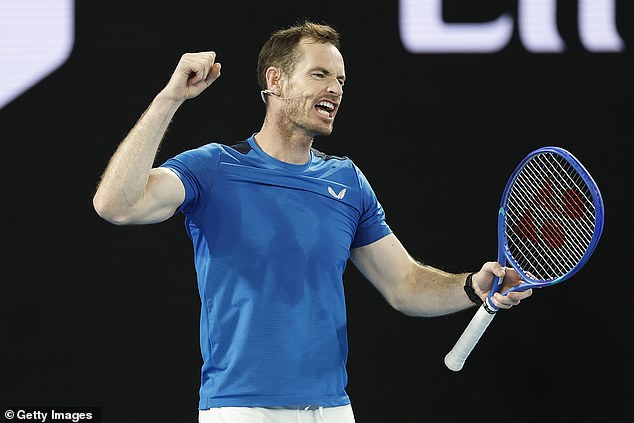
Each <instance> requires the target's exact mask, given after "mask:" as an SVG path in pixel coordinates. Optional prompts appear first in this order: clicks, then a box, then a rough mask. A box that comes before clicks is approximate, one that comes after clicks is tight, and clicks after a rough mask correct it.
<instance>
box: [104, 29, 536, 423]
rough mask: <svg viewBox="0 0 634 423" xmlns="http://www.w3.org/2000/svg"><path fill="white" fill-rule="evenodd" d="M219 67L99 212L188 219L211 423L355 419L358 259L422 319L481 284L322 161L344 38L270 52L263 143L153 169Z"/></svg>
mask: <svg viewBox="0 0 634 423" xmlns="http://www.w3.org/2000/svg"><path fill="white" fill-rule="evenodd" d="M220 69H221V65H220V63H218V62H216V55H215V53H214V52H203V53H195V54H185V55H184V56H183V57H182V58H181V60H180V62H179V63H178V65H177V67H176V70H175V71H174V74H173V75H172V77H171V79H170V80H169V82H168V84H167V85H166V86H165V88H164V89H163V90H162V91H161V92H160V93H159V94H158V95H157V96H156V98H155V99H154V101H153V102H152V104H151V105H150V106H149V108H148V109H147V110H146V112H145V113H144V114H143V116H142V117H141V119H140V120H139V121H138V122H137V124H136V125H135V127H134V128H133V129H132V130H131V132H130V133H129V134H128V136H127V137H126V138H125V139H124V141H123V142H122V143H121V145H120V146H119V148H118V149H117V151H116V152H115V154H114V156H113V157H112V159H111V161H110V163H109V164H108V166H107V169H106V171H105V173H104V175H103V177H102V180H101V182H100V184H99V188H98V190H97V192H96V194H95V198H94V206H95V209H96V210H97V212H98V213H99V215H100V216H102V217H103V218H104V219H106V220H108V221H110V222H112V223H115V224H143V223H154V222H160V221H163V220H166V219H168V218H169V217H171V216H172V215H174V214H175V213H176V212H177V211H182V212H183V213H184V214H185V216H186V227H187V231H188V233H189V235H190V237H191V239H192V242H193V247H194V252H195V263H196V271H197V277H198V286H199V292H200V297H201V303H202V313H201V325H200V329H201V336H200V341H201V351H202V355H203V361H204V364H203V368H202V382H201V388H200V404H199V408H200V410H201V411H200V414H199V416H200V417H199V418H200V421H201V422H206V421H208V422H214V421H235V422H238V421H239V422H251V421H259V422H261V421H276V422H277V421H287V420H286V419H288V421H298V419H299V421H306V422H308V421H328V422H331V423H332V422H353V421H354V417H353V413H352V409H351V407H350V400H349V398H348V396H347V394H346V392H345V386H346V383H347V374H346V370H345V365H346V358H347V351H348V350H347V335H346V316H345V299H344V292H343V285H342V275H343V272H344V269H345V266H346V263H347V261H348V259H350V260H351V261H352V263H353V264H354V265H355V266H356V267H357V268H358V269H359V271H360V272H361V273H362V274H363V275H364V276H365V277H366V278H367V279H368V280H369V281H370V282H371V283H372V284H373V285H374V286H375V287H376V288H377V289H378V290H379V291H380V292H381V294H382V295H383V296H384V297H385V299H386V300H387V301H388V303H389V304H390V305H391V306H393V307H394V308H396V309H398V310H400V311H402V312H403V313H406V314H408V315H413V316H438V315H443V314H447V313H452V312H456V311H459V310H463V309H466V308H468V307H470V306H473V304H474V303H473V302H472V300H471V299H470V298H469V296H468V295H467V293H466V292H465V281H466V280H467V274H449V273H446V272H442V271H440V270H437V269H434V268H432V267H429V266H425V265H422V264H420V263H418V262H416V261H415V260H414V259H413V258H412V257H411V256H410V255H409V254H408V253H407V252H406V250H405V249H404V247H403V246H402V245H401V243H400V242H399V240H398V239H397V237H396V236H395V235H394V234H393V233H392V231H391V230H390V228H389V226H388V225H387V223H386V222H385V218H384V213H383V209H382V207H381V205H380V203H379V202H378V201H377V198H376V196H375V195H374V192H373V191H372V189H371V187H370V185H369V183H368V181H367V180H366V178H365V176H364V175H363V173H362V172H361V171H360V170H359V169H358V168H357V167H356V166H355V165H354V164H353V163H352V162H351V161H350V159H348V158H345V157H344V158H339V157H332V156H328V155H325V154H323V153H320V152H318V151H316V150H314V149H313V148H312V142H313V139H314V138H315V137H316V136H325V135H329V134H330V133H331V132H332V129H333V123H334V119H335V116H336V114H337V111H338V109H339V107H340V105H341V99H342V95H343V86H344V82H345V79H346V75H345V69H344V61H343V57H342V55H341V53H340V51H339V36H338V34H337V32H336V31H335V30H334V29H333V28H332V27H330V26H327V25H318V24H314V23H311V22H304V23H301V24H298V25H296V26H293V27H290V28H287V29H283V30H279V31H276V32H274V33H273V34H272V35H271V37H270V38H269V40H268V41H267V42H266V43H265V45H264V46H263V48H262V50H261V52H260V55H259V59H258V78H259V83H260V85H261V88H262V92H261V95H262V99H263V100H264V102H265V103H266V116H265V118H264V122H263V124H262V127H261V129H260V131H259V132H257V133H256V134H254V135H253V136H251V137H249V138H248V139H247V140H245V141H242V142H240V143H237V144H235V145H233V146H226V145H221V144H217V143H211V144H208V145H205V146H202V147H200V148H197V149H195V150H191V151H187V152H184V153H181V154H179V155H178V156H176V157H174V158H172V159H170V160H168V161H167V162H166V163H165V164H163V165H162V166H160V167H158V168H153V167H152V165H153V161H154V158H155V155H156V152H157V149H158V147H159V144H160V142H161V140H162V138H163V136H164V134H165V131H166V129H167V127H168V125H169V123H170V121H171V119H172V117H173V115H174V113H175V112H176V111H177V109H178V108H179V106H180V105H181V104H182V103H183V102H184V101H185V100H188V99H191V98H194V97H196V96H198V95H199V94H200V93H202V92H203V91H204V90H205V89H207V88H208V87H209V86H210V85H211V84H212V83H213V82H214V81H215V80H216V79H217V78H218V77H219V76H220ZM505 273H506V276H505ZM494 276H500V277H501V276H505V278H504V284H505V285H507V286H509V285H512V284H515V283H518V281H519V277H518V275H517V274H516V273H515V272H514V271H512V270H507V271H506V272H505V270H504V269H503V268H502V267H501V266H500V264H498V263H494V262H489V263H486V264H484V265H483V266H482V268H481V269H480V270H479V271H478V272H477V273H475V274H473V275H472V277H470V278H469V285H468V288H467V289H471V291H470V293H471V298H472V299H473V298H474V296H475V300H474V301H476V302H478V301H480V300H481V299H483V298H485V297H486V295H487V291H488V289H489V288H490V286H491V283H492V280H493V278H494ZM468 292H469V291H468ZM530 294H531V292H530V291H526V292H523V293H511V294H509V295H508V296H502V295H500V294H499V293H496V294H495V295H494V296H493V302H494V304H495V305H496V306H498V307H499V308H504V309H507V308H510V307H511V306H513V305H516V304H518V303H519V301H520V300H522V299H524V298H526V297H527V296H529V295H530Z"/></svg>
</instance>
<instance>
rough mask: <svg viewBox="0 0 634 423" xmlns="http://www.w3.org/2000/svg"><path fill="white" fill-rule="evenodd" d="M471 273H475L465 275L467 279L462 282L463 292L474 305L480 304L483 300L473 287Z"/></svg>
mask: <svg viewBox="0 0 634 423" xmlns="http://www.w3.org/2000/svg"><path fill="white" fill-rule="evenodd" d="M473 275H475V273H469V276H467V280H466V281H465V283H464V292H465V293H466V294H467V297H469V299H470V300H471V302H473V303H474V304H476V305H481V304H482V302H483V301H482V298H480V297H479V296H478V294H476V292H475V291H474V289H473Z"/></svg>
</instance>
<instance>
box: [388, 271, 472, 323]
mask: <svg viewBox="0 0 634 423" xmlns="http://www.w3.org/2000/svg"><path fill="white" fill-rule="evenodd" d="M467 275H468V273H461V274H452V273H447V272H444V271H442V270H439V269H436V268H434V267H431V266H426V265H423V264H420V263H413V264H412V269H411V271H410V272H409V273H408V275H407V277H406V278H405V279H404V280H403V281H402V282H401V283H400V284H399V287H398V289H397V295H395V297H394V304H393V306H394V307H395V308H396V309H398V310H399V311H401V312H402V313H404V314H407V315H409V316H421V317H433V316H441V315H445V314H449V313H454V312H457V311H460V310H464V309H466V308H469V307H471V306H473V305H474V304H473V303H472V302H471V300H469V297H468V296H467V295H466V293H465V291H464V283H465V280H466V278H467Z"/></svg>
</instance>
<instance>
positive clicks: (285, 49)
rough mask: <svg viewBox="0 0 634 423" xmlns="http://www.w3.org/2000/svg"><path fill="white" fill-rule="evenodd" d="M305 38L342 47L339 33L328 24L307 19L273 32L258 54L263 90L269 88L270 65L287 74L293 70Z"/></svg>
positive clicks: (259, 76) (259, 80)
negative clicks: (267, 77)
mask: <svg viewBox="0 0 634 423" xmlns="http://www.w3.org/2000/svg"><path fill="white" fill-rule="evenodd" d="M305 39H306V40H309V41H311V42H315V43H321V44H332V45H333V46H335V47H336V48H337V49H339V48H340V44H339V33H338V32H337V31H336V30H335V29H334V28H333V27H332V26H330V25H326V24H317V23H314V22H310V21H308V20H305V21H303V22H299V23H297V24H295V25H293V26H290V27H288V28H284V29H279V30H277V31H275V32H273V33H272V34H271V36H270V37H269V39H268V40H267V41H266V43H264V45H263V46H262V49H261V50H260V54H259V56H258V67H257V76H258V83H259V84H260V87H261V88H262V89H263V90H265V89H267V86H266V70H267V69H268V68H269V67H270V66H275V67H278V68H280V69H282V71H283V72H285V73H286V74H291V73H292V72H293V70H294V68H295V64H296V63H297V61H298V60H299V57H300V51H299V49H298V48H297V47H298V46H299V43H300V42H301V41H302V40H305Z"/></svg>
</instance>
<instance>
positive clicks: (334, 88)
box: [328, 78, 343, 96]
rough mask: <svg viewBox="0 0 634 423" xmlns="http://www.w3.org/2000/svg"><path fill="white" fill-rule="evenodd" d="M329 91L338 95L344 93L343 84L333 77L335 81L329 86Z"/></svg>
mask: <svg viewBox="0 0 634 423" xmlns="http://www.w3.org/2000/svg"><path fill="white" fill-rule="evenodd" d="M328 92H329V93H331V94H334V95H336V96H340V95H343V86H342V85H341V82H339V80H338V79H336V78H335V79H333V81H332V82H331V83H330V84H329V86H328Z"/></svg>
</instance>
